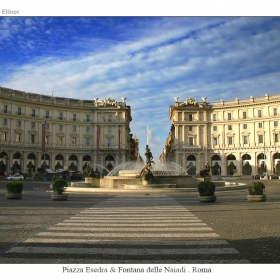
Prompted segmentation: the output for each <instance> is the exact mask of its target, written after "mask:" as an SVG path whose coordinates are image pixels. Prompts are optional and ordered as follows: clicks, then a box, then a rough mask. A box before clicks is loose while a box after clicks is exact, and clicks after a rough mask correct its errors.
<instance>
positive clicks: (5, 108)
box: [4, 105, 8, 113]
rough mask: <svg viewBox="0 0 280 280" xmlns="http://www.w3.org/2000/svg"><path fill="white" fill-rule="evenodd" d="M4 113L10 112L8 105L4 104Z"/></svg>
mask: <svg viewBox="0 0 280 280" xmlns="http://www.w3.org/2000/svg"><path fill="white" fill-rule="evenodd" d="M4 113H8V105H4Z"/></svg>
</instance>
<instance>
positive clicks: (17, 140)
mask: <svg viewBox="0 0 280 280" xmlns="http://www.w3.org/2000/svg"><path fill="white" fill-rule="evenodd" d="M16 142H17V143H19V142H20V133H16Z"/></svg>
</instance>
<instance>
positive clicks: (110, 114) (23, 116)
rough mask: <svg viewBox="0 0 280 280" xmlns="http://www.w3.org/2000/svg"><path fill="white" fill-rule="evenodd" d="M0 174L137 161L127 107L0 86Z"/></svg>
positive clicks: (74, 169) (123, 103)
mask: <svg viewBox="0 0 280 280" xmlns="http://www.w3.org/2000/svg"><path fill="white" fill-rule="evenodd" d="M0 97H1V98H0V121H1V123H0V132H1V139H0V175H4V174H7V173H8V174H10V173H16V172H20V173H34V172H37V170H38V168H49V169H52V170H58V169H63V170H69V171H82V170H84V168H85V166H86V164H87V163H89V164H90V166H91V167H93V168H94V169H96V168H97V169H98V170H99V171H101V170H102V169H103V168H104V167H106V168H112V167H114V166H116V165H117V164H119V163H121V162H126V161H131V160H136V159H137V157H138V146H139V143H138V139H136V138H134V139H133V138H132V134H131V133H130V122H131V121H132V117H131V109H130V106H128V105H127V104H126V98H122V100H121V101H120V102H119V101H116V100H114V99H111V98H107V99H104V100H101V99H99V98H94V99H93V100H78V99H70V98H63V97H53V96H45V95H40V94H36V93H26V92H23V91H18V90H13V89H9V88H3V87H1V88H0Z"/></svg>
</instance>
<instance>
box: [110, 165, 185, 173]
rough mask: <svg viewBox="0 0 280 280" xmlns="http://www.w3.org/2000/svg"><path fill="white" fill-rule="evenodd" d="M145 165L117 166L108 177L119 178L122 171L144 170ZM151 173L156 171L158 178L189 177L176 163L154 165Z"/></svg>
mask: <svg viewBox="0 0 280 280" xmlns="http://www.w3.org/2000/svg"><path fill="white" fill-rule="evenodd" d="M144 166H145V164H144V163H143V162H142V163H140V162H137V161H130V162H125V163H122V164H119V165H117V166H116V167H115V168H114V169H113V170H111V171H110V172H109V174H108V176H118V175H119V171H121V170H139V173H140V171H141V170H142V169H143V168H144ZM151 171H152V172H153V171H155V173H156V175H157V176H179V175H187V172H186V170H185V169H184V168H182V167H181V166H180V165H179V164H177V163H175V162H157V163H155V164H153V165H152V168H151Z"/></svg>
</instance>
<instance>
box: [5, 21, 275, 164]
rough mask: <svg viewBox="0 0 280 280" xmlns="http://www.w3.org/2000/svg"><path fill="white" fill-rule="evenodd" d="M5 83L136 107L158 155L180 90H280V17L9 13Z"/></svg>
mask: <svg viewBox="0 0 280 280" xmlns="http://www.w3.org/2000/svg"><path fill="white" fill-rule="evenodd" d="M0 66H1V75H0V85H1V86H4V87H10V88H14V89H18V90H23V91H26V92H34V93H39V94H49V95H51V93H52V90H54V95H55V96H62V97H72V98H78V99H86V100H91V99H93V98H95V97H99V98H100V99H105V98H108V97H111V98H114V99H116V100H117V101H121V97H127V100H126V101H127V104H128V105H130V106H131V109H132V118H133V121H132V122H131V132H132V133H133V135H136V136H137V137H138V138H139V140H140V152H141V154H142V156H143V155H144V152H145V145H146V141H147V140H146V139H147V129H146V127H147V125H148V126H149V128H150V129H151V130H152V137H151V139H150V140H149V145H150V147H151V151H152V153H153V155H154V159H155V160H157V159H158V157H159V155H160V153H161V151H162V149H163V146H164V144H165V141H166V138H167V135H168V132H169V130H170V125H171V123H170V120H169V119H168V115H169V106H170V105H173V104H174V97H180V99H179V101H184V100H185V99H186V98H188V97H190V96H192V97H195V98H196V99H197V100H199V101H200V100H201V97H202V96H206V97H208V99H207V101H209V102H211V101H219V100H220V99H221V98H222V99H224V100H233V99H234V98H235V97H238V98H248V97H250V96H251V95H253V96H255V97H259V96H263V95H264V94H265V93H266V92H267V93H268V94H274V93H280V17H85V16H83V17H65V16H63V17H0Z"/></svg>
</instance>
